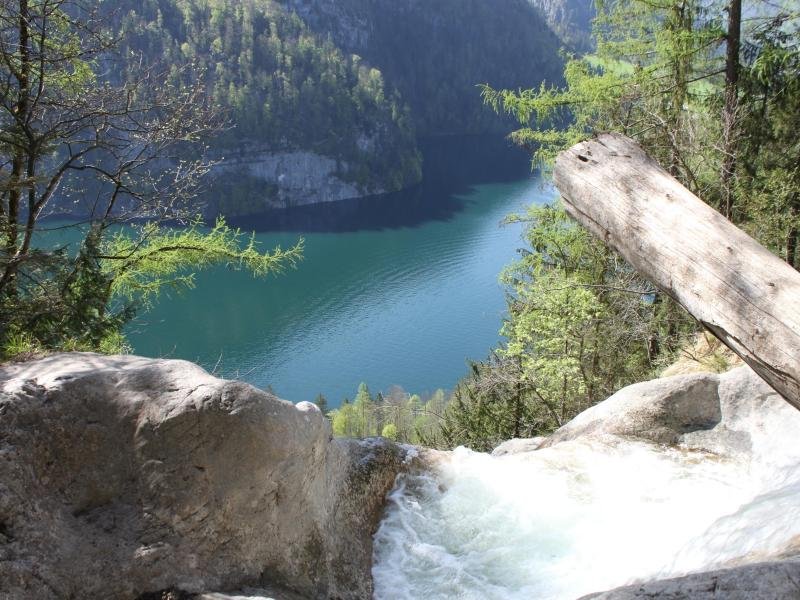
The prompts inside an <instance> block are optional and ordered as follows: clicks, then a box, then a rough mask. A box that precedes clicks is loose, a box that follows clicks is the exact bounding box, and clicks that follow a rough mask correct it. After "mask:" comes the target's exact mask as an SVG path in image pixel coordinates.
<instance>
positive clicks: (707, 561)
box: [373, 418, 800, 600]
mask: <svg viewBox="0 0 800 600" xmlns="http://www.w3.org/2000/svg"><path fill="white" fill-rule="evenodd" d="M798 425H800V418H798V419H795V421H794V422H792V423H791V424H789V425H787V426H786V427H785V431H775V429H774V428H773V433H778V434H781V435H776V436H775V438H774V439H777V440H778V441H777V442H776V443H773V442H774V440H769V439H763V440H761V441H760V442H761V448H762V449H764V448H766V447H767V446H769V449H768V450H764V451H762V452H757V453H755V454H754V456H753V458H752V460H751V459H750V458H749V457H733V458H726V459H723V458H720V457H717V456H714V455H710V454H706V453H702V452H691V451H682V450H677V449H665V448H659V447H656V446H653V445H649V444H645V443H637V442H620V443H618V444H614V445H612V444H608V443H601V442H598V441H592V440H577V441H574V442H567V443H564V444H560V445H558V446H556V447H553V448H548V449H543V450H539V451H537V452H533V453H529V454H524V455H516V456H504V457H492V456H489V455H486V454H478V453H474V452H470V451H469V450H466V449H464V448H459V449H457V450H456V451H455V452H454V453H453V454H452V456H451V457H450V458H449V459H445V460H443V461H442V462H441V463H440V464H438V465H437V466H436V468H434V469H433V470H432V471H427V472H419V473H416V474H412V475H408V476H404V477H403V478H402V479H400V480H399V482H398V485H397V487H396V489H395V490H394V491H393V492H392V494H391V495H390V497H389V501H390V505H389V509H388V511H387V515H386V517H385V518H384V520H383V522H382V524H381V526H380V529H379V530H378V533H377V534H376V536H375V565H374V567H373V575H374V579H375V586H376V587H375V589H376V594H375V597H376V599H377V600H389V599H391V600H412V599H418V598H425V599H426V600H439V599H441V600H445V599H448V600H449V599H453V598H458V599H461V600H472V599H475V600H478V599H480V600H494V599H496V600H501V599H502V600H509V599H510V600H514V599H526V600H529V599H531V598H535V599H537V600H548V599H549V600H571V599H574V598H578V597H580V596H582V595H584V594H587V593H591V592H594V591H601V590H604V589H610V588H613V587H617V586H620V585H624V584H626V583H630V582H632V581H634V580H637V579H650V578H663V577H669V576H674V575H680V574H684V573H688V572H692V571H697V570H704V569H708V568H713V567H715V566H722V565H724V564H725V563H726V562H727V561H731V560H732V559H736V558H738V557H742V556H745V555H750V556H753V555H755V556H758V555H761V556H766V555H769V554H770V553H774V552H777V551H779V550H780V549H782V548H784V547H785V546H786V545H788V544H789V543H791V542H792V541H793V540H794V541H796V536H798V535H800V521H798V519H797V518H796V517H797V505H798V502H799V501H800V452H798V450H796V449H795V446H796V444H794V440H795V439H796V428H797V426H798ZM757 448H758V444H756V445H754V449H757Z"/></svg>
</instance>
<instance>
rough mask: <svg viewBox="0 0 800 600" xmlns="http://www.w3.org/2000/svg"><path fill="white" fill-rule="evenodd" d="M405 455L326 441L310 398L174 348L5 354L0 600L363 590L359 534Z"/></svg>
mask: <svg viewBox="0 0 800 600" xmlns="http://www.w3.org/2000/svg"><path fill="white" fill-rule="evenodd" d="M403 460H404V456H403V451H402V450H401V449H400V448H398V447H397V446H395V445H392V444H390V443H387V442H384V441H365V442H361V443H359V442H355V441H344V440H333V439H332V436H331V430H330V426H329V424H328V422H327V421H326V420H325V419H324V418H323V416H322V415H321V414H320V412H319V411H318V409H317V408H316V407H315V406H314V405H312V404H310V403H300V404H298V405H296V406H295V405H292V404H291V403H289V402H285V401H282V400H279V399H277V398H275V397H274V396H272V395H271V394H268V393H265V392H262V391H259V390H257V389H255V388H253V387H251V386H248V385H245V384H242V383H238V382H232V381H223V380H220V379H216V378H215V377H212V376H211V375H209V374H208V373H206V372H205V371H203V370H202V369H200V368H199V367H197V366H196V365H193V364H191V363H187V362H184V361H172V360H150V359H144V358H138V357H108V356H100V355H95V354H67V355H55V356H51V357H48V358H44V359H41V360H37V361H33V362H29V363H22V364H15V365H9V366H4V367H3V368H0V598H9V599H22V598H25V599H30V600H38V599H51V598H106V599H117V598H119V599H123V598H124V599H130V598H136V597H138V596H140V595H144V594H146V593H149V592H155V591H158V590H163V589H168V588H175V589H180V590H183V591H186V592H203V591H207V590H225V589H239V588H242V587H245V586H248V585H250V586H252V585H263V584H267V583H270V584H278V585H280V584H283V585H285V586H286V587H287V588H289V589H291V590H293V591H294V592H297V593H300V594H302V595H303V596H305V597H308V598H333V597H336V598H343V599H344V598H368V597H370V595H371V591H372V587H371V586H372V584H371V580H370V577H369V569H370V562H371V535H372V533H373V530H374V529H375V527H376V526H377V521H378V518H379V514H380V511H381V508H382V506H383V502H384V496H385V494H386V492H387V491H388V490H389V489H390V488H391V486H392V484H393V482H394V479H395V475H396V474H397V472H398V471H399V470H400V469H401V467H402V464H403ZM142 597H145V596H142Z"/></svg>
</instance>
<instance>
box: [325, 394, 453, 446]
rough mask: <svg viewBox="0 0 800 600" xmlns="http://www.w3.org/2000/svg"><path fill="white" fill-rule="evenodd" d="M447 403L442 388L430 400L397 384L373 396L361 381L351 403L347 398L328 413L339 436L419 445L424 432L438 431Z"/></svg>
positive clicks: (426, 433) (425, 433) (334, 430)
mask: <svg viewBox="0 0 800 600" xmlns="http://www.w3.org/2000/svg"><path fill="white" fill-rule="evenodd" d="M446 403H447V398H446V396H445V393H444V391H442V390H437V391H436V392H435V393H434V394H433V395H432V396H430V398H428V399H427V401H423V400H422V398H420V396H418V395H416V394H413V395H409V394H407V393H406V392H404V391H403V390H402V389H401V388H398V387H394V388H392V389H391V390H389V392H388V393H386V394H384V393H378V394H376V396H375V397H373V396H372V394H371V393H370V391H369V388H368V387H367V385H366V384H365V383H362V384H361V385H359V388H358V392H357V393H356V397H355V399H354V401H353V402H352V403H350V402H349V401H348V400H346V399H345V401H344V402H343V403H342V405H341V406H340V407H339V408H336V409H333V410H332V411H330V412H329V413H328V416H329V418H330V420H331V424H332V426H333V433H334V434H335V435H337V436H340V437H356V438H363V437H374V436H377V435H381V436H383V437H386V438H389V439H392V440H394V441H397V442H403V443H412V444H418V443H421V441H422V439H423V437H424V436H425V435H428V434H430V433H432V432H435V431H438V420H439V416H440V415H441V414H442V412H443V410H444V407H445V405H446Z"/></svg>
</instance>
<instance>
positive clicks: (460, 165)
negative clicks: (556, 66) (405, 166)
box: [228, 136, 530, 233]
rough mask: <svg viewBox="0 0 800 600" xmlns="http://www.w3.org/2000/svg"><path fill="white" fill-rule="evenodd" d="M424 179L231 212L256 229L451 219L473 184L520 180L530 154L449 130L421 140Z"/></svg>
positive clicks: (363, 227) (379, 226)
mask: <svg viewBox="0 0 800 600" xmlns="http://www.w3.org/2000/svg"><path fill="white" fill-rule="evenodd" d="M420 149H421V151H422V155H423V180H422V182H421V183H420V184H418V185H416V186H414V187H413V188H410V189H407V190H402V191H400V192H395V193H391V194H383V195H380V196H370V197H367V198H355V199H352V200H341V201H338V202H328V203H324V204H313V205H309V206H298V207H294V208H287V209H282V210H273V211H269V212H265V213H262V214H258V215H248V216H247V217H240V218H229V219H228V222H229V223H230V224H231V225H233V226H236V227H240V228H242V229H247V230H255V231H258V232H299V233H312V232H313V233H343V232H355V231H382V230H386V229H400V228H407V227H419V226H420V225H423V224H425V223H427V222H430V221H447V220H450V219H452V218H453V217H454V216H455V215H456V214H458V213H459V212H461V211H462V210H463V209H464V207H465V200H464V196H465V195H467V194H468V193H469V192H470V191H471V190H472V189H473V187H474V186H476V185H479V184H488V183H506V182H511V181H517V180H519V179H520V178H523V177H525V175H526V173H529V172H530V158H529V156H528V155H527V154H526V153H525V152H524V151H522V150H520V149H519V148H517V147H515V146H513V145H511V143H510V142H508V141H507V140H505V139H503V138H502V137H500V136H448V137H440V138H428V139H425V140H423V141H422V142H421V143H420Z"/></svg>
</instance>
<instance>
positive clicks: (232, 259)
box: [0, 220, 303, 358]
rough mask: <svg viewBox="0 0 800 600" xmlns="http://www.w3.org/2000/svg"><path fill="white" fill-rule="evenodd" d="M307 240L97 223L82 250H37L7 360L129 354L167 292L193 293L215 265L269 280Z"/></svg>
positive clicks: (6, 343) (8, 319) (5, 339)
mask: <svg viewBox="0 0 800 600" xmlns="http://www.w3.org/2000/svg"><path fill="white" fill-rule="evenodd" d="M302 249H303V244H302V240H300V241H299V242H298V243H297V244H296V245H295V246H293V247H292V248H290V249H288V250H283V249H281V248H275V249H274V250H273V251H272V252H264V251H262V250H260V249H259V248H258V245H257V243H256V242H255V240H254V239H253V238H252V237H246V236H244V235H243V234H242V232H240V231H239V230H236V229H231V228H230V227H228V226H227V225H226V224H225V222H224V221H222V220H219V221H217V223H216V225H215V226H214V227H213V228H211V229H203V227H202V225H201V223H200V222H195V223H193V224H192V225H190V226H189V227H186V228H170V227H164V226H160V225H158V224H156V223H145V224H143V225H139V226H131V227H128V228H125V229H120V228H118V229H117V231H116V233H110V232H108V231H107V230H105V229H104V228H102V227H100V226H99V225H93V226H90V227H89V229H88V231H87V232H86V234H85V235H84V237H83V240H82V242H81V243H80V246H79V248H78V250H77V252H72V251H70V247H69V246H64V247H61V248H57V249H56V250H55V251H53V252H47V251H44V250H37V251H36V252H35V253H34V256H35V257H36V260H35V261H32V264H31V265H30V266H29V268H27V269H26V270H25V271H24V276H25V277H26V278H29V279H32V280H35V281H36V282H37V285H35V286H25V287H18V288H17V289H16V290H15V293H14V294H11V295H9V296H7V298H6V299H5V300H4V302H3V307H2V311H0V331H2V336H0V343H1V344H2V345H0V356H1V357H2V358H10V357H14V356H17V355H19V354H24V353H30V352H43V351H48V350H88V351H100V352H105V353H121V352H126V351H128V350H129V347H128V345H127V343H126V341H125V337H124V334H123V328H124V326H125V325H126V324H127V323H128V322H129V321H130V320H131V318H133V316H134V315H135V314H136V310H137V309H141V308H146V307H147V306H148V305H149V303H150V302H152V300H153V299H154V298H155V296H157V294H158V293H159V292H160V291H161V290H162V289H164V288H165V287H172V288H174V289H187V288H191V287H192V285H193V281H194V273H195V272H196V271H197V270H200V269H204V268H208V267H210V266H214V265H226V266H228V267H229V268H232V269H237V270H243V271H247V272H250V273H251V274H252V275H253V276H256V277H264V276H266V275H268V274H277V273H280V272H282V271H284V270H285V269H286V268H292V267H294V266H296V264H297V262H298V261H299V260H301V258H302Z"/></svg>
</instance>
